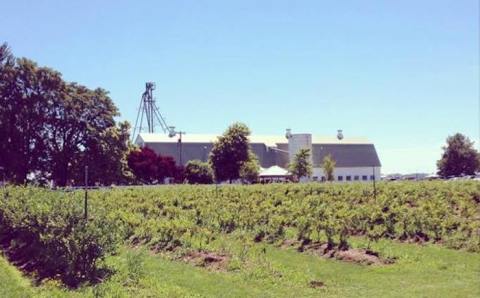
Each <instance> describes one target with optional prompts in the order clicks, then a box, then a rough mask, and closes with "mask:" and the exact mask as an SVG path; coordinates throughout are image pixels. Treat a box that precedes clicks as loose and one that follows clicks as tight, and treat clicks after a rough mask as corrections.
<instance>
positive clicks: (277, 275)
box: [0, 237, 480, 297]
mask: <svg viewBox="0 0 480 298" xmlns="http://www.w3.org/2000/svg"><path fill="white" fill-rule="evenodd" d="M352 244H353V246H365V242H364V240H363V239H360V238H356V239H353V240H352ZM372 248H373V249H374V250H376V251H378V252H380V253H381V255H383V256H388V257H395V258H396V262H395V263H394V264H391V265H381V266H378V265H376V266H366V265H358V264H352V263H346V262H343V261H336V260H326V259H323V258H321V257H317V256H314V255H310V254H307V253H299V252H297V251H296V250H295V249H285V248H279V247H276V246H272V245H264V244H253V245H252V246H250V247H248V248H247V249H246V248H245V246H244V245H243V244H242V242H241V241H240V240H238V239H235V238H232V237H230V238H224V239H219V240H217V241H216V242H215V243H213V244H212V247H210V249H213V250H216V249H220V250H221V251H224V252H227V253H228V254H229V255H230V256H231V259H230V261H229V265H228V266H227V268H225V269H223V270H211V269H206V268H202V267H195V266H194V265H192V264H189V263H185V262H183V261H180V260H173V259H172V257H171V256H165V255H158V254H154V253H152V252H150V251H147V250H145V249H139V248H135V249H133V248H127V247H123V248H122V249H121V250H120V253H119V254H118V255H116V256H112V257H109V258H108V259H107V263H108V264H109V266H110V267H111V268H113V269H114V270H115V273H114V274H113V275H112V276H110V278H108V279H107V280H105V281H103V282H102V283H100V284H97V285H95V286H85V287H82V288H80V289H76V290H66V289H62V288H61V287H60V286H59V285H58V283H56V282H44V283H43V284H42V285H40V286H34V285H33V284H34V283H33V282H31V281H30V280H29V279H28V278H26V277H24V276H22V275H21V273H20V272H19V271H18V270H17V269H16V268H15V267H13V266H12V265H10V264H8V263H7V262H6V261H5V259H3V258H0V284H1V287H0V297H95V296H97V297H99V296H100V297H480V254H475V253H468V252H464V251H456V250H451V249H447V248H443V247H440V246H438V245H430V244H429V245H417V244H402V243H397V242H393V241H389V240H382V241H380V242H378V243H375V244H373V246H372ZM311 281H319V282H322V283H323V284H324V286H322V287H320V288H312V287H311V286H310V282H311Z"/></svg>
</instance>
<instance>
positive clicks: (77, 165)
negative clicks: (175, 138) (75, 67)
mask: <svg viewBox="0 0 480 298" xmlns="http://www.w3.org/2000/svg"><path fill="white" fill-rule="evenodd" d="M118 115H119V113H118V111H117V108H116V107H115V105H114V104H113V101H112V100H111V99H110V98H109V97H108V93H107V92H106V91H105V90H103V89H100V88H98V89H95V90H90V89H88V88H86V87H84V86H81V85H78V84H76V83H67V82H65V81H64V80H63V79H62V77H61V74H60V73H59V72H57V71H54V70H52V69H50V68H47V67H39V66H38V65H37V64H36V63H35V62H33V61H31V60H28V59H26V58H21V59H15V58H14V57H13V55H12V54H11V52H10V49H9V48H8V46H7V45H6V44H3V45H1V46H0V166H1V167H2V168H4V172H5V174H6V177H7V179H8V180H10V181H11V182H13V183H17V184H20V183H25V182H27V177H30V176H33V179H35V180H53V181H55V183H56V184H57V185H60V186H63V185H66V184H70V183H73V184H79V183H83V172H84V166H85V165H88V166H89V167H90V168H91V170H90V175H91V178H92V180H96V181H98V182H100V183H113V180H116V181H115V182H122V181H123V180H122V179H121V178H120V176H122V175H123V174H125V175H127V176H128V173H127V169H126V168H125V165H126V160H125V154H126V152H127V151H128V148H129V143H127V141H128V126H125V125H126V124H125V123H123V124H120V125H119V126H117V125H116V123H115V120H114V117H116V116H118ZM121 173H122V174H121ZM32 174H33V175H32ZM80 177H81V178H80Z"/></svg>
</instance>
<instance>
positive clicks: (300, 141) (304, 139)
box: [288, 133, 312, 163]
mask: <svg viewBox="0 0 480 298" xmlns="http://www.w3.org/2000/svg"><path fill="white" fill-rule="evenodd" d="M300 149H310V163H311V162H312V134H309V133H294V134H290V135H289V137H288V155H289V158H290V162H292V161H293V158H294V157H295V154H297V153H298V151H300Z"/></svg>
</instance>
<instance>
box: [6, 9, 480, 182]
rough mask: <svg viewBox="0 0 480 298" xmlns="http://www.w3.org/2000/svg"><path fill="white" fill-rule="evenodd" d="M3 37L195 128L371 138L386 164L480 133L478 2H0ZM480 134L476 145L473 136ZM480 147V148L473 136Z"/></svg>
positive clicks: (24, 52) (429, 155) (396, 168)
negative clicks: (148, 89)
mask: <svg viewBox="0 0 480 298" xmlns="http://www.w3.org/2000/svg"><path fill="white" fill-rule="evenodd" d="M1 6H2V10H1V11H0V42H1V41H6V42H8V43H9V45H10V46H11V48H12V50H13V52H14V54H15V55H16V56H25V57H28V58H31V59H33V60H35V61H37V62H38V63H39V64H40V65H46V66H50V67H52V68H55V69H56V70H58V71H60V72H61V73H62V74H63V76H64V78H65V79H66V80H68V81H76V82H79V83H81V84H84V85H86V86H88V87H91V88H95V87H103V88H105V89H107V90H109V91H110V95H111V97H112V99H113V100H114V101H115V103H116V104H117V106H118V107H119V109H120V112H121V114H122V116H121V117H120V118H121V119H125V120H128V121H130V122H131V123H132V122H134V121H135V116H136V110H137V107H138V103H139V100H140V96H141V93H142V92H143V90H144V85H145V82H146V81H154V82H156V84H157V90H155V95H156V98H157V101H158V105H159V108H160V110H161V111H162V112H163V114H164V115H165V116H166V118H167V122H168V123H169V124H171V125H176V126H177V127H178V128H180V129H182V130H184V131H186V132H187V133H215V132H218V133H220V132H222V131H223V130H224V129H225V128H226V127H227V126H228V124H230V123H232V122H234V121H242V122H245V123H246V124H248V125H249V126H250V128H251V129H252V131H253V133H255V134H283V133H284V130H285V128H287V127H290V128H292V129H293V131H294V132H311V133H313V134H318V135H335V133H336V130H337V129H338V128H341V129H343V130H344V134H345V135H346V136H366V137H368V138H369V139H370V140H372V141H373V142H374V143H375V144H376V147H377V151H378V153H379V156H380V159H381V161H382V164H383V172H384V173H392V172H404V173H407V172H414V171H422V172H432V171H434V170H435V161H436V160H437V159H438V158H439V156H440V152H441V149H440V147H441V146H442V145H443V143H444V142H445V138H446V137H447V136H448V135H450V134H453V133H455V132H462V133H464V134H466V135H468V136H469V137H470V138H471V139H473V140H475V141H478V138H479V7H478V1H476V0H469V1H462V0H456V1H453V0H452V1H442V0H436V1H430V0H428V1H427V0H422V1H385V0H384V1H360V0H358V1H278V0H277V1H245V0H243V1H198V0H197V1H194V0H192V1H20V0H16V1H3V4H2V5H1ZM477 143H478V142H477ZM477 146H478V144H477Z"/></svg>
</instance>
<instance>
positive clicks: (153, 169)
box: [128, 147, 179, 184]
mask: <svg viewBox="0 0 480 298" xmlns="http://www.w3.org/2000/svg"><path fill="white" fill-rule="evenodd" d="M128 166H129V167H130V169H131V170H132V172H133V174H134V175H135V177H136V178H137V179H138V180H139V181H140V182H142V183H149V184H150V183H156V182H158V183H163V181H164V180H165V178H167V177H173V178H175V180H177V179H176V178H177V176H178V171H179V169H178V167H177V166H176V165H175V160H174V159H173V157H171V156H162V155H157V154H156V153H155V151H153V150H152V149H150V148H148V147H143V148H141V149H140V150H136V151H132V152H131V153H130V154H129V156H128Z"/></svg>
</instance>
